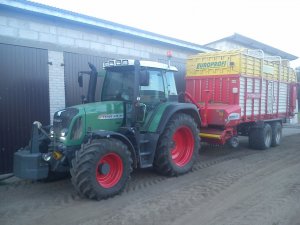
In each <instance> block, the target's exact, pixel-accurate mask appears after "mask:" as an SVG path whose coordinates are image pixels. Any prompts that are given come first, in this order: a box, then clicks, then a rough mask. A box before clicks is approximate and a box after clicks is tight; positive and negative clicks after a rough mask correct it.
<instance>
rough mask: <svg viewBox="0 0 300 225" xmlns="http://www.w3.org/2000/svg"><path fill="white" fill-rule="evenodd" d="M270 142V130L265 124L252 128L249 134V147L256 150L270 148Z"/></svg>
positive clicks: (268, 125)
mask: <svg viewBox="0 0 300 225" xmlns="http://www.w3.org/2000/svg"><path fill="white" fill-rule="evenodd" d="M271 142H272V128H271V126H270V124H268V123H265V124H264V125H263V127H259V128H252V129H251V130H250V133H249V146H250V148H253V149H257V150H265V149H268V148H270V146H271Z"/></svg>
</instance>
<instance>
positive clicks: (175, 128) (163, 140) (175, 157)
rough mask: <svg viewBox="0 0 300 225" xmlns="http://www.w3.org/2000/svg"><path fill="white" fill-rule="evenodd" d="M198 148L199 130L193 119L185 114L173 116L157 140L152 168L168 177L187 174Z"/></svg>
mask: <svg viewBox="0 0 300 225" xmlns="http://www.w3.org/2000/svg"><path fill="white" fill-rule="evenodd" d="M199 147H200V138H199V130H198V128H197V125H196V123H195V121H194V119H193V118H192V117H190V116H189V115H186V114H182V113H180V114H175V115H174V116H173V117H172V118H171V119H170V121H169V122H168V124H167V126H166V128H165V130H164V132H163V134H162V135H161V137H160V139H159V142H158V147H157V150H156V154H155V159H154V168H155V169H156V171H158V172H159V173H161V174H163V175H168V176H178V175H181V174H184V173H187V172H189V171H190V170H191V169H192V167H193V165H194V161H195V155H196V153H197V151H198V149H199Z"/></svg>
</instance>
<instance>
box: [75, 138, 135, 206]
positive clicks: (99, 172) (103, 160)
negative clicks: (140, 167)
mask: <svg viewBox="0 0 300 225" xmlns="http://www.w3.org/2000/svg"><path fill="white" fill-rule="evenodd" d="M131 165H132V159H131V156H130V152H129V150H128V148H127V146H126V145H125V144H124V143H122V142H121V141H119V140H117V139H113V138H112V139H101V140H94V141H92V143H91V144H87V145H85V146H84V147H83V148H81V149H80V150H79V151H77V152H76V154H75V158H74V159H73V160H72V168H71V170H70V172H71V176H72V183H73V185H74V187H75V189H76V190H77V192H78V193H79V194H80V195H81V196H85V197H87V198H89V199H97V200H100V199H105V198H109V197H112V196H114V195H116V194H119V193H121V192H122V191H123V190H124V188H125V186H126V183H127V181H128V179H129V177H130V173H131V171H132V166H131Z"/></svg>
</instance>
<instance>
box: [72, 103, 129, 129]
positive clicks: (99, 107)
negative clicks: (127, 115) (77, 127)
mask: <svg viewBox="0 0 300 225" xmlns="http://www.w3.org/2000/svg"><path fill="white" fill-rule="evenodd" d="M77 107H78V108H81V107H82V108H83V110H84V112H85V126H86V129H87V131H95V130H110V131H116V130H118V129H119V127H120V126H121V125H122V123H123V119H124V102H122V101H104V102H95V103H89V104H85V105H80V106H77Z"/></svg>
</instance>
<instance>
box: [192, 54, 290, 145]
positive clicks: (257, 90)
mask: <svg viewBox="0 0 300 225" xmlns="http://www.w3.org/2000/svg"><path fill="white" fill-rule="evenodd" d="M218 65H220V67H221V68H220V67H218ZM187 68H188V69H187V75H186V99H187V100H189V101H191V102H193V103H194V104H196V105H197V106H198V108H199V110H200V115H201V118H202V128H201V134H200V136H201V138H202V140H203V141H206V142H210V143H216V144H225V143H226V142H228V140H230V139H231V138H232V137H237V135H238V134H239V135H245V136H248V135H249V133H250V130H251V128H254V127H255V126H257V124H264V123H270V125H271V126H272V125H273V123H274V122H280V124H281V123H282V121H286V119H287V118H289V117H291V116H293V115H294V110H295V106H296V80H295V79H296V78H295V73H294V72H293V70H291V69H290V68H288V67H286V66H283V65H282V64H280V62H278V61H275V60H273V61H271V60H268V61H266V59H264V58H263V57H261V56H260V57H258V56H257V55H256V56H253V55H250V54H247V52H245V51H228V52H216V53H204V54H198V55H196V56H193V57H191V58H190V59H189V60H188V64H187ZM276 69H277V70H276Z"/></svg>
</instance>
